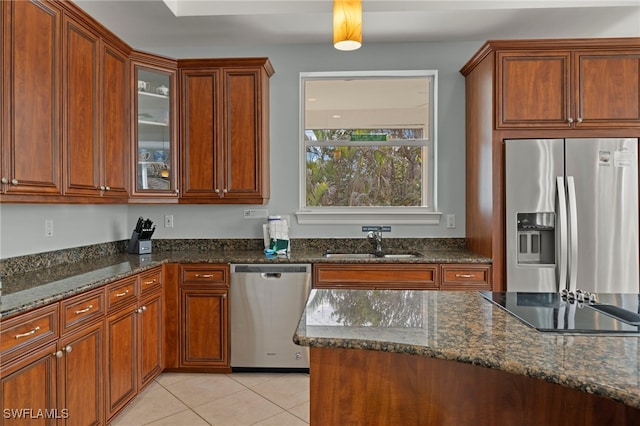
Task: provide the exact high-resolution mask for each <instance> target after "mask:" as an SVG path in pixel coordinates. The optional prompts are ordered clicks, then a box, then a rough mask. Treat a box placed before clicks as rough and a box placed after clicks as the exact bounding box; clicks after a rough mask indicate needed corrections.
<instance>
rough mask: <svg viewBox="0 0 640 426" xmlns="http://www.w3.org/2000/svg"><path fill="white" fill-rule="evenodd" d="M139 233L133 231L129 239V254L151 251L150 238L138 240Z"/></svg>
mask: <svg viewBox="0 0 640 426" xmlns="http://www.w3.org/2000/svg"><path fill="white" fill-rule="evenodd" d="M139 237H140V235H139V234H138V233H137V232H136V231H133V233H132V234H131V239H130V240H129V253H130V254H149V253H151V240H140V239H139Z"/></svg>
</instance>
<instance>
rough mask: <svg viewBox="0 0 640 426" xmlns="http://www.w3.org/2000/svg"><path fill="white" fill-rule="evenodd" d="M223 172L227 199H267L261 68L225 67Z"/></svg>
mask: <svg viewBox="0 0 640 426" xmlns="http://www.w3.org/2000/svg"><path fill="white" fill-rule="evenodd" d="M222 77H223V80H224V86H223V88H224V110H223V115H224V121H223V123H224V126H223V134H224V136H223V141H224V142H223V144H222V150H223V155H224V157H223V159H224V162H223V166H224V168H221V171H222V172H223V176H222V182H223V188H224V190H226V192H225V193H224V194H223V196H224V197H225V198H227V199H247V198H249V199H255V200H256V202H263V200H264V201H266V200H268V199H269V191H268V182H263V179H262V169H263V167H265V165H263V162H262V161H261V160H262V156H263V155H265V152H264V150H263V145H264V144H266V145H267V147H268V142H269V140H268V134H264V132H263V131H262V123H263V121H262V119H261V114H262V111H263V109H262V107H261V105H260V99H261V89H260V87H261V82H260V70H259V69H257V68H253V69H247V70H245V69H225V70H223V72H222ZM265 113H266V111H265Z"/></svg>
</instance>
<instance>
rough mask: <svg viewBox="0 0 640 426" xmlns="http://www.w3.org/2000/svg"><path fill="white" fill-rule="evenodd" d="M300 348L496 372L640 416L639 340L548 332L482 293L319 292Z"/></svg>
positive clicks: (298, 337) (300, 334) (304, 321)
mask: <svg viewBox="0 0 640 426" xmlns="http://www.w3.org/2000/svg"><path fill="white" fill-rule="evenodd" d="M399 314H400V315H399ZM294 341H295V342H296V343H297V344H299V345H303V346H310V347H322V348H353V349H367V350H375V351H386V352H398V353H408V354H414V355H418V356H425V357H433V358H439V359H446V360H452V361H457V362H463V363H468V364H473V365H478V366H483V367H488V368H495V369H500V370H503V371H507V372H510V373H514V374H520V375H524V376H528V377H533V378H536V379H540V380H545V381H547V382H551V383H557V384H560V385H563V386H567V387H570V388H574V389H578V390H581V391H584V392H588V393H591V394H595V395H600V396H604V397H608V398H611V399H613V400H616V401H619V402H622V403H624V404H627V405H629V406H632V407H635V408H638V409H640V338H639V337H635V336H634V337H624V336H604V335H597V336H596V335H575V334H559V333H541V332H538V331H536V330H535V329H533V328H531V327H528V326H526V325H525V324H523V323H522V322H520V321H519V320H518V319H517V318H515V317H513V316H511V315H509V314H508V313H507V312H505V311H504V310H503V309H501V308H499V307H498V306H496V305H494V304H493V303H491V302H489V301H487V300H485V299H484V298H483V297H482V296H481V295H480V294H479V293H477V292H446V291H427V290H424V291H408V290H407V291H405V290H375V291H372V290H313V291H312V292H311V294H310V296H309V299H308V301H307V305H306V309H305V311H304V312H303V315H302V318H301V320H300V324H299V326H298V329H297V331H296V333H295V336H294Z"/></svg>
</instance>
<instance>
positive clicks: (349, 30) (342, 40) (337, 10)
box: [333, 0, 362, 50]
mask: <svg viewBox="0 0 640 426" xmlns="http://www.w3.org/2000/svg"><path fill="white" fill-rule="evenodd" d="M360 46H362V0H334V1H333V47H335V48H336V49H338V50H356V49H358V48H360Z"/></svg>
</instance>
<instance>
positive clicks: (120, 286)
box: [107, 275, 138, 310]
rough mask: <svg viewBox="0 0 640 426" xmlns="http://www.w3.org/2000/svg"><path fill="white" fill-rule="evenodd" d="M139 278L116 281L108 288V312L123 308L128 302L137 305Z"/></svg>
mask: <svg viewBox="0 0 640 426" xmlns="http://www.w3.org/2000/svg"><path fill="white" fill-rule="evenodd" d="M137 280H138V277H137V276H135V275H134V276H131V277H128V278H125V279H123V280H120V281H116V282H114V283H111V284H109V285H108V286H107V310H111V309H113V308H114V307H117V306H121V305H122V304H126V303H127V302H132V303H135V302H136V301H137V300H138V294H137V291H136V290H137V289H136V281H137Z"/></svg>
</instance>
